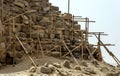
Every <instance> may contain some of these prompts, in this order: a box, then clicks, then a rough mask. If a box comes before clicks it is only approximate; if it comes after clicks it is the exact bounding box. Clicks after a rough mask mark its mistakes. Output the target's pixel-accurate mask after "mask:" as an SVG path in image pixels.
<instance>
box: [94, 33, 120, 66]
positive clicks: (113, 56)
mask: <svg viewBox="0 0 120 76" xmlns="http://www.w3.org/2000/svg"><path fill="white" fill-rule="evenodd" d="M94 35H95V34H94ZM95 37H96V38H97V39H98V37H97V36H96V35H95ZM100 43H101V44H102V45H103V47H104V48H105V49H106V51H107V52H108V54H109V55H110V56H112V58H113V59H114V60H115V61H116V60H117V61H116V63H117V64H118V62H119V64H118V65H120V61H119V59H118V58H117V57H116V56H115V55H114V54H113V53H112V52H111V51H109V49H108V48H107V47H106V46H105V45H104V43H103V42H102V41H101V40H100Z"/></svg>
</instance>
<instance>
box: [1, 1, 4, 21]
mask: <svg viewBox="0 0 120 76" xmlns="http://www.w3.org/2000/svg"><path fill="white" fill-rule="evenodd" d="M3 13H4V0H2V10H1V20H2V22H3Z"/></svg>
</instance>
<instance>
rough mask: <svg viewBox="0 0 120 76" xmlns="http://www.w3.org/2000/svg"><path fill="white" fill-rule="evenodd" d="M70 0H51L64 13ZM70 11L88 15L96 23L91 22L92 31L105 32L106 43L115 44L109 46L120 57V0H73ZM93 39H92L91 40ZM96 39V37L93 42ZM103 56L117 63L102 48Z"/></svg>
mask: <svg viewBox="0 0 120 76" xmlns="http://www.w3.org/2000/svg"><path fill="white" fill-rule="evenodd" d="M67 1H68V0H49V2H50V3H52V5H55V6H58V7H59V9H60V11H62V13H65V12H67V8H68V7H67V6H68V5H67V4H68V3H67ZM70 7H71V8H70V13H72V14H73V15H76V16H82V17H83V18H85V17H88V18H90V20H95V21H96V23H90V31H91V32H95V31H97V32H105V34H109V35H108V36H103V37H102V39H101V40H102V41H103V42H104V43H111V44H115V46H108V48H109V49H110V51H112V52H113V53H114V54H115V55H116V56H117V57H118V58H119V59H120V49H119V48H120V35H119V34H120V1H119V0H71V2H70ZM90 41H91V40H90ZM94 41H96V40H95V39H94V40H92V41H91V42H94ZM102 53H103V58H104V60H105V61H106V62H108V63H110V64H114V65H115V64H116V63H115V62H113V61H114V60H112V58H111V57H110V56H109V55H108V54H107V53H106V52H105V50H104V49H103V50H102Z"/></svg>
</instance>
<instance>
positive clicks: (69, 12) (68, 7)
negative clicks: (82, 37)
mask: <svg viewBox="0 0 120 76" xmlns="http://www.w3.org/2000/svg"><path fill="white" fill-rule="evenodd" d="M69 14H70V0H68V15H69Z"/></svg>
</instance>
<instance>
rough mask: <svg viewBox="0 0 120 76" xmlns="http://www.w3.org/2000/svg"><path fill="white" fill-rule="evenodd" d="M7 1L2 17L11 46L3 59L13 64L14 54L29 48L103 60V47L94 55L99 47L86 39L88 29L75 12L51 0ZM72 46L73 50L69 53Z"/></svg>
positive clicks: (28, 50)
mask: <svg viewBox="0 0 120 76" xmlns="http://www.w3.org/2000/svg"><path fill="white" fill-rule="evenodd" d="M3 3H4V5H3V8H4V10H3V11H2V15H3V16H1V17H2V24H3V25H4V34H3V36H4V41H5V43H4V44H5V46H6V48H7V49H6V51H5V52H7V58H6V61H5V60H4V61H3V62H5V63H7V64H12V63H13V58H22V56H23V54H24V50H25V49H26V50H27V53H29V54H31V55H36V54H42V55H43V54H45V53H53V54H54V52H55V54H57V56H60V57H61V56H66V55H68V56H70V55H72V54H73V56H75V57H76V58H81V59H91V58H92V57H94V58H95V59H97V60H102V57H101V53H100V51H99V50H98V51H97V52H94V53H93V56H90V52H92V51H93V50H95V49H96V50H97V48H94V47H93V46H92V45H90V44H89V42H87V41H86V40H85V34H86V31H85V30H81V29H80V25H79V24H78V22H77V21H74V20H73V16H72V14H68V13H64V14H62V13H61V11H59V8H58V7H56V6H53V5H52V4H51V3H49V1H48V0H4V2H3ZM15 35H17V37H18V38H19V40H20V41H21V43H22V45H23V46H21V44H20V42H19V41H18V40H17V39H16V38H15ZM84 45H86V46H84ZM24 48H25V49H24ZM88 49H89V50H88ZM13 50H14V51H13ZM70 50H72V51H73V52H71V53H67V52H68V51H69V52H70ZM56 52H57V53H56ZM53 56H54V55H53ZM10 59H11V60H10Z"/></svg>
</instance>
